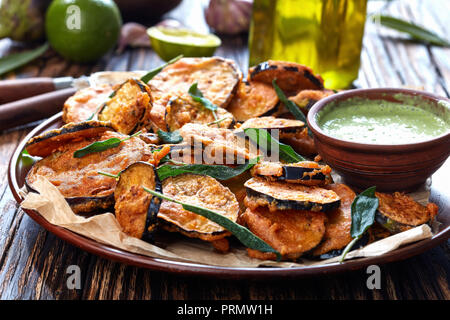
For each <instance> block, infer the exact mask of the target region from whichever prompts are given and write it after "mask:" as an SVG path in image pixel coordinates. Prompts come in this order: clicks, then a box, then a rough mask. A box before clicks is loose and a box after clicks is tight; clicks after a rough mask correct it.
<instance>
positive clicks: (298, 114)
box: [272, 79, 312, 137]
mask: <svg viewBox="0 0 450 320" xmlns="http://www.w3.org/2000/svg"><path fill="white" fill-rule="evenodd" d="M272 85H273V88H274V89H275V92H276V93H277V96H278V99H280V101H281V102H283V104H284V105H285V106H286V108H287V109H288V110H289V112H290V113H292V115H293V116H294V117H295V119H297V120H300V121H302V122H303V123H304V124H305V126H306V127H307V129H308V135H309V136H310V137H312V132H311V130H310V129H309V127H308V122H307V120H306V117H305V115H304V114H303V112H302V111H301V110H300V108H299V107H298V106H297V105H296V104H295V102H294V101H291V100H289V99H288V98H287V97H286V95H285V94H284V92H283V90H281V88H280V87H279V86H278V85H277V81H276V79H273V80H272Z"/></svg>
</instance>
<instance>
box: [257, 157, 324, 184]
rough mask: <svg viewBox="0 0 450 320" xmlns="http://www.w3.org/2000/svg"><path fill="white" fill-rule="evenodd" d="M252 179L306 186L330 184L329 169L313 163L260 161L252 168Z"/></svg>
mask: <svg viewBox="0 0 450 320" xmlns="http://www.w3.org/2000/svg"><path fill="white" fill-rule="evenodd" d="M251 173H252V175H253V176H254V177H263V178H266V179H267V180H269V181H285V182H289V183H299V184H303V185H306V186H324V185H327V184H330V183H331V182H332V178H331V175H330V173H331V168H330V166H328V165H320V164H318V163H317V162H314V161H300V162H297V163H280V162H268V161H261V162H259V163H257V164H256V165H254V166H253V168H252V169H251Z"/></svg>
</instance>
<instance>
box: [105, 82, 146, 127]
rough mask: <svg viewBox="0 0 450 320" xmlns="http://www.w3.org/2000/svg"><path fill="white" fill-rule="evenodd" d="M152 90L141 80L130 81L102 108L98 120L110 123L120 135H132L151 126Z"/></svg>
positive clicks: (117, 90) (122, 85) (123, 84)
mask: <svg viewBox="0 0 450 320" xmlns="http://www.w3.org/2000/svg"><path fill="white" fill-rule="evenodd" d="M151 109H152V101H151V94H150V88H149V87H148V86H147V85H146V84H145V83H144V82H142V81H141V80H138V79H128V80H127V81H125V82H124V83H122V84H121V85H120V86H119V88H118V89H116V90H115V91H114V92H113V94H112V96H111V98H110V99H109V100H108V101H107V102H106V103H105V104H104V105H103V107H102V108H101V110H100V112H99V114H98V119H99V120H101V121H110V122H111V124H112V126H113V127H114V128H115V129H116V130H117V131H118V132H120V133H124V134H131V133H134V132H136V131H138V130H140V129H142V128H146V127H148V126H149V122H150V111H151Z"/></svg>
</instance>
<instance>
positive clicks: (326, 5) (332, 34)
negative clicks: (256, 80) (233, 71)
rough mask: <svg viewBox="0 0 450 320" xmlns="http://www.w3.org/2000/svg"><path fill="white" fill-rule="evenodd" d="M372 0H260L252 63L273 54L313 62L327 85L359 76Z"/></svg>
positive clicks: (255, 7) (251, 42)
mask: <svg viewBox="0 0 450 320" xmlns="http://www.w3.org/2000/svg"><path fill="white" fill-rule="evenodd" d="M366 2H367V0H254V2H253V14H252V22H251V26H250V35H249V51H250V52H249V66H253V65H256V64H258V63H260V62H263V61H265V60H268V59H272V60H285V61H292V62H298V63H301V64H304V65H307V66H309V67H311V68H312V69H313V70H314V72H315V73H318V74H320V75H321V76H322V77H323V79H324V80H325V87H326V88H330V89H343V88H347V87H349V86H350V85H351V83H352V82H353V81H354V80H355V79H356V78H357V77H358V70H359V65H360V54H361V47H362V37H363V34H364V24H365V20H366V4H367V3H366Z"/></svg>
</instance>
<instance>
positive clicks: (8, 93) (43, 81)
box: [0, 77, 55, 104]
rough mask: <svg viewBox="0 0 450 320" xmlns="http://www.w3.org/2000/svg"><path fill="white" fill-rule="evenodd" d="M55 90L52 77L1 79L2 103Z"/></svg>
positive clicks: (0, 96) (0, 93)
mask: <svg viewBox="0 0 450 320" xmlns="http://www.w3.org/2000/svg"><path fill="white" fill-rule="evenodd" d="M54 90H55V85H54V83H53V79H52V78H45V77H43V78H27V79H13V80H2V81H0V104H4V103H7V102H11V101H16V100H20V99H25V98H28V97H33V96H36V95H39V94H42V93H46V92H50V91H54Z"/></svg>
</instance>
